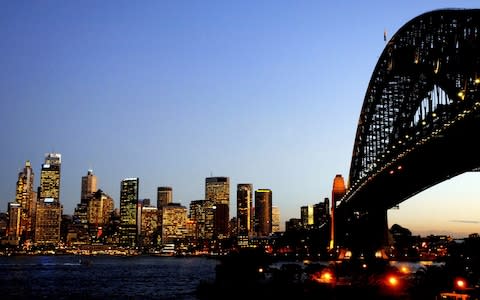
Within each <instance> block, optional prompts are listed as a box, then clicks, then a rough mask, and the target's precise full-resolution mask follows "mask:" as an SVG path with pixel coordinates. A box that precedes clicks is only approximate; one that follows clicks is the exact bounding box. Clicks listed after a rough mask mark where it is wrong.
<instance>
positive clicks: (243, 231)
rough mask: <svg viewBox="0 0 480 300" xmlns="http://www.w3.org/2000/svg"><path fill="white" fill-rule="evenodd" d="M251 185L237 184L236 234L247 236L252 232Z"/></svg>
mask: <svg viewBox="0 0 480 300" xmlns="http://www.w3.org/2000/svg"><path fill="white" fill-rule="evenodd" d="M252 196H253V185H252V184H250V183H240V184H238V185H237V221H238V225H237V228H238V235H242V236H248V235H250V234H251V233H252V229H251V227H250V226H251V224H252V216H251V212H252V204H253V197H252Z"/></svg>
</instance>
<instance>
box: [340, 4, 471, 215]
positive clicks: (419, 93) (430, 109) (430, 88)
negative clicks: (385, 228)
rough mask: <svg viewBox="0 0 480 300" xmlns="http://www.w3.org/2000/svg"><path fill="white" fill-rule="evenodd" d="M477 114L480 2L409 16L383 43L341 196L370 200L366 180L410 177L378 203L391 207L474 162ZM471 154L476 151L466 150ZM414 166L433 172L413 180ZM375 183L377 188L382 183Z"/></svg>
mask: <svg viewBox="0 0 480 300" xmlns="http://www.w3.org/2000/svg"><path fill="white" fill-rule="evenodd" d="M479 119H480V9H478V10H477V9H475V10H437V11H432V12H429V13H425V14H423V15H420V16H418V17H416V18H414V19H413V20H411V21H410V22H408V23H407V24H405V25H404V26H403V27H402V28H401V29H400V30H399V31H398V32H397V33H396V34H395V35H394V36H393V37H392V39H391V40H390V41H389V42H388V43H387V45H386V47H385V49H384V51H383V53H382V55H381V57H380V59H379V61H378V63H377V65H376V67H375V70H374V72H373V75H372V78H371V80H370V83H369V86H368V90H367V92H366V96H365V100H364V103H363V107H362V110H361V114H360V119H359V122H358V128H357V133H356V138H355V143H354V147H353V155H352V162H351V167H350V174H349V184H348V186H349V188H348V191H347V194H346V195H345V197H344V198H343V199H342V202H344V203H345V204H350V205H352V206H353V207H356V208H359V209H362V208H368V207H369V206H371V204H368V203H364V202H371V201H369V200H368V199H372V197H373V198H376V193H375V192H374V191H373V190H372V188H371V187H373V186H375V187H378V185H379V183H381V184H382V186H383V185H384V184H386V183H387V182H393V183H395V184H397V183H402V184H412V185H413V186H412V187H410V185H409V186H407V187H406V186H402V189H405V188H406V191H405V192H402V193H400V194H399V195H395V194H394V193H392V192H389V193H387V194H386V195H387V196H388V198H389V199H385V200H384V203H383V204H382V205H383V206H384V207H385V208H391V207H392V206H394V205H396V204H398V203H400V202H402V201H403V200H405V199H407V198H409V197H410V196H412V195H414V194H416V193H418V192H420V191H422V190H423V189H425V188H428V187H429V186H431V185H434V184H436V183H438V182H441V181H443V180H445V179H447V178H449V177H451V176H454V175H457V174H460V173H462V172H465V171H470V170H473V169H475V168H477V167H479V166H480V152H477V153H472V152H473V151H471V149H469V148H475V149H478V147H477V146H475V145H476V144H477V143H478V142H479V141H477V140H478V139H479V138H480V131H478V127H479V123H480V121H479ZM454 148H456V150H454ZM462 153H463V155H462ZM440 154H442V156H440ZM469 154H474V155H473V156H474V157H465V155H469ZM456 155H458V156H456ZM429 157H431V159H429ZM467 158H468V159H467ZM431 160H433V162H431ZM431 163H434V166H432V165H430V164H431ZM435 166H437V167H435ZM426 167H429V168H430V169H431V168H433V169H435V170H436V172H435V173H436V174H430V173H431V172H425V171H428V170H424V169H425V168H426ZM437 169H443V170H444V171H440V172H438V170H437ZM422 170H424V171H422ZM418 173H420V174H421V175H425V176H426V174H427V173H428V174H430V175H431V176H428V177H432V178H421V180H420V181H421V184H415V183H414V182H413V181H415V182H417V181H418V179H419V178H417V177H419V176H418V175H417V176H413V175H415V174H418ZM407 174H408V175H410V176H411V177H410V178H408V177H406V176H405V175H407ZM399 180H400V182H399ZM419 183H420V182H419ZM389 185H390V184H389ZM380 190H381V191H382V195H381V196H383V192H384V191H385V188H381V189H380ZM394 190H396V189H394ZM394 190H393V191H394ZM382 198H386V197H382ZM373 205H379V203H373Z"/></svg>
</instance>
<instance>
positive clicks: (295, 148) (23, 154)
mask: <svg viewBox="0 0 480 300" xmlns="http://www.w3.org/2000/svg"><path fill="white" fill-rule="evenodd" d="M478 6H479V2H478V0H476V1H460V0H458V1H414V0H409V1H385V0H383V1H328V2H327V1H278V0H272V1H245V0H242V1H193V0H192V1H1V2H0V99H1V103H2V107H1V110H0V120H1V122H2V123H1V126H0V140H1V145H2V147H1V152H0V153H1V155H0V159H1V166H2V168H1V172H0V211H6V210H7V203H8V202H10V201H13V200H14V196H15V184H16V181H17V176H18V172H20V171H21V170H22V169H23V166H24V164H25V161H26V160H30V161H31V162H32V166H33V168H34V172H35V176H36V178H35V181H36V182H35V187H36V186H38V184H39V175H40V168H41V164H42V162H43V159H44V155H45V153H47V152H58V153H61V154H62V178H61V180H62V181H61V197H60V202H61V203H62V204H63V206H64V213H65V214H72V213H73V210H74V207H75V206H76V205H77V203H79V202H80V186H81V177H82V176H84V175H86V173H87V170H88V169H93V171H94V173H95V174H96V175H97V176H98V180H99V188H101V189H102V190H103V191H105V192H106V193H108V194H109V195H111V196H112V197H113V198H114V199H115V206H116V207H118V206H119V201H118V200H119V192H120V181H121V180H122V179H123V178H127V177H139V178H140V198H150V199H152V202H153V203H156V188H157V187H158V186H172V187H173V194H174V202H179V203H181V204H183V205H185V206H187V207H188V205H189V203H190V201H192V200H197V199H203V198H204V193H205V192H204V185H205V177H209V176H211V175H213V176H228V177H230V184H231V194H230V206H231V209H230V211H231V216H235V214H236V209H235V207H236V185H237V184H238V183H252V184H253V187H254V189H259V188H269V189H271V190H272V191H273V203H274V205H276V206H279V208H280V213H281V221H282V228H283V227H284V222H285V220H288V219H289V218H293V217H295V218H298V217H300V206H302V205H309V204H314V203H318V202H320V201H321V200H323V198H325V197H330V195H331V189H332V183H333V178H334V177H335V175H336V174H342V175H343V176H344V177H345V180H347V179H348V178H347V177H348V172H349V168H350V160H351V154H352V148H353V142H354V137H355V131H356V127H357V122H358V118H359V115H360V109H361V106H362V103H363V99H364V96H365V92H366V89H367V86H368V82H369V80H370V76H371V75H372V72H373V69H374V67H375V64H376V62H377V60H378V58H379V56H380V54H381V52H382V51H383V48H384V47H385V41H384V31H385V30H386V32H387V38H390V37H391V36H392V35H393V34H394V33H395V32H396V31H397V30H398V29H399V28H400V27H401V26H402V25H403V24H405V23H406V22H407V21H409V20H410V19H412V18H414V17H416V16H418V15H419V14H422V13H424V12H427V11H430V10H434V9H440V8H453V7H455V8H478ZM479 201H480V173H467V174H464V175H461V176H459V177H456V178H454V179H451V180H449V181H448V182H444V183H442V184H440V185H438V186H435V187H433V188H431V189H429V190H427V191H425V192H423V193H421V194H418V195H417V196H415V197H413V198H411V199H409V200H407V201H405V202H403V203H401V204H400V209H399V210H392V211H390V212H389V225H390V226H391V225H392V224H394V223H398V224H400V225H402V226H404V227H407V228H409V229H410V230H412V232H413V233H414V234H422V235H425V234H429V233H446V234H452V235H456V236H465V235H467V234H469V233H473V232H480V202H479Z"/></svg>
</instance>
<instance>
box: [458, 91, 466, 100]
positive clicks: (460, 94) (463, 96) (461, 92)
mask: <svg viewBox="0 0 480 300" xmlns="http://www.w3.org/2000/svg"><path fill="white" fill-rule="evenodd" d="M457 96H458V97H459V98H460V99H462V100H463V99H465V92H464V91H460V92H458V94H457Z"/></svg>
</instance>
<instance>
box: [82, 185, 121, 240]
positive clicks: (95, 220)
mask: <svg viewBox="0 0 480 300" xmlns="http://www.w3.org/2000/svg"><path fill="white" fill-rule="evenodd" d="M113 209H114V204H113V199H112V197H110V196H109V195H107V194H106V193H104V192H103V191H102V190H98V191H96V192H95V193H93V194H91V195H90V197H89V200H88V204H87V219H88V224H89V225H90V226H89V227H90V228H89V229H90V230H89V231H90V233H91V236H93V235H95V236H96V237H97V238H99V237H100V236H101V235H102V232H103V226H105V225H107V224H108V223H109V222H110V216H111V215H112V212H113Z"/></svg>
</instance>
